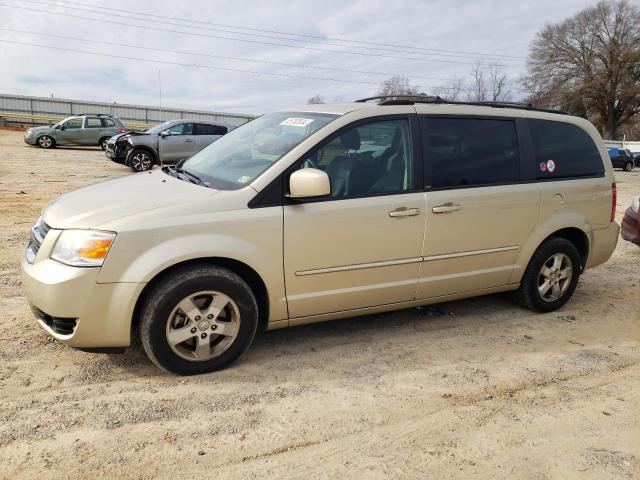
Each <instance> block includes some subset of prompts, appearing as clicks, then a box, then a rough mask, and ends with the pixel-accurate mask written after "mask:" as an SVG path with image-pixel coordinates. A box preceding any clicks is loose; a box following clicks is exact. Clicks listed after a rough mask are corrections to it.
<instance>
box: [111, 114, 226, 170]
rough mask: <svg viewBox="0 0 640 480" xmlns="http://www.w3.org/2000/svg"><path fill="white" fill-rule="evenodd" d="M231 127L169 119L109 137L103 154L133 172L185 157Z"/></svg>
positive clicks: (217, 123) (206, 122) (213, 140)
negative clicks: (146, 127)
mask: <svg viewBox="0 0 640 480" xmlns="http://www.w3.org/2000/svg"><path fill="white" fill-rule="evenodd" d="M234 128H235V126H234V125H230V124H227V123H221V122H209V121H205V120H172V121H168V122H164V123H161V124H160V125H156V126H155V127H153V128H150V129H149V130H144V131H131V132H127V133H123V134H121V135H116V136H115V137H112V138H111V139H109V141H108V142H107V143H106V148H105V154H106V156H107V158H109V159H110V160H112V161H114V162H116V163H121V164H123V165H127V166H128V167H129V168H131V169H132V170H133V171H134V172H143V171H145V170H150V169H151V168H152V167H153V166H154V165H156V164H157V165H165V164H173V163H177V162H178V161H179V160H182V159H184V158H189V157H191V156H192V155H194V154H195V153H197V152H199V151H200V150H202V149H203V148H204V147H206V146H207V145H209V144H210V143H212V142H215V141H216V140H217V139H218V138H220V137H222V136H223V135H225V134H226V133H227V132H230V131H231V130H233V129H234Z"/></svg>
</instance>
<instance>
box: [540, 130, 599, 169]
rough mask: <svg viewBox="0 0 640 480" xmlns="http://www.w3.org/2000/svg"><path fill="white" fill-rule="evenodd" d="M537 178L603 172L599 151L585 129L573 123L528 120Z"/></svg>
mask: <svg viewBox="0 0 640 480" xmlns="http://www.w3.org/2000/svg"><path fill="white" fill-rule="evenodd" d="M529 128H530V131H531V138H532V140H533V148H534V155H535V161H536V166H535V168H536V176H537V178H538V180H546V179H550V178H567V177H569V178H570V177H588V176H594V175H603V174H604V167H603V165H602V159H601V158H600V152H599V151H598V148H597V147H596V144H595V143H594V142H593V140H592V138H591V137H590V136H589V134H588V133H587V132H585V131H584V130H582V129H581V128H580V127H578V126H576V125H572V124H570V123H564V122H554V121H550V120H529Z"/></svg>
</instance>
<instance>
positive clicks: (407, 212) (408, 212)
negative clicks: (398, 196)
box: [389, 207, 420, 218]
mask: <svg viewBox="0 0 640 480" xmlns="http://www.w3.org/2000/svg"><path fill="white" fill-rule="evenodd" d="M416 215H420V209H419V208H407V207H399V208H396V209H395V210H392V211H390V212H389V216H390V217H393V218H397V217H414V216H416Z"/></svg>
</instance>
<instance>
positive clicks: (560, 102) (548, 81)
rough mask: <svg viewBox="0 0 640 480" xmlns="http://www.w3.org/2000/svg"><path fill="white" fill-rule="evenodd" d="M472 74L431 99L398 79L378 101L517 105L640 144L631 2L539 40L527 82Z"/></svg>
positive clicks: (493, 73)
mask: <svg viewBox="0 0 640 480" xmlns="http://www.w3.org/2000/svg"><path fill="white" fill-rule="evenodd" d="M469 73H470V74H469V76H468V77H467V79H464V78H462V77H456V78H453V79H452V80H451V82H450V83H449V84H446V85H442V86H440V87H436V88H433V89H432V90H431V91H430V92H420V91H419V89H418V88H417V87H415V86H412V85H411V83H410V81H409V79H408V78H407V77H406V76H404V75H396V76H393V77H391V78H389V79H387V80H385V81H384V82H382V83H381V84H380V87H379V88H378V91H377V93H376V95H390V96H394V95H427V94H428V95H434V96H438V97H441V98H442V99H444V100H447V101H473V102H484V101H494V102H506V101H517V102H521V103H526V104H531V105H533V106H537V107H545V108H551V109H558V110H563V111H565V112H567V113H570V114H573V115H578V116H581V117H584V118H587V119H589V120H590V121H591V122H593V124H594V125H595V126H596V127H597V128H598V129H599V130H600V132H601V133H602V136H603V137H604V138H605V139H621V138H622V137H623V136H626V137H627V138H628V139H640V119H639V118H638V117H639V115H638V113H640V9H638V7H635V6H633V5H631V4H630V3H629V2H628V1H627V0H604V1H601V2H599V3H598V4H596V5H595V6H593V7H590V8H586V9H584V10H582V11H580V12H578V13H577V14H576V15H574V16H573V17H571V18H568V19H566V20H564V21H562V22H560V23H558V24H547V25H546V26H545V27H544V28H543V29H542V30H540V31H539V32H538V33H537V34H536V36H535V38H534V40H533V42H532V44H531V47H530V50H529V55H528V57H527V67H526V72H525V74H524V75H523V76H522V77H521V78H519V79H511V78H509V77H508V76H507V74H506V72H505V71H504V69H503V68H502V67H501V66H499V65H495V64H491V63H485V62H479V63H477V64H476V65H474V66H473V68H472V69H471V71H470V72H469ZM308 103H324V98H323V97H322V96H321V95H315V96H314V97H312V98H310V99H309V100H308Z"/></svg>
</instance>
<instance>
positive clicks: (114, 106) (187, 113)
mask: <svg viewBox="0 0 640 480" xmlns="http://www.w3.org/2000/svg"><path fill="white" fill-rule="evenodd" d="M0 112H3V115H2V117H3V118H4V119H5V121H7V122H9V123H25V120H24V118H21V117H20V116H18V117H11V116H10V114H11V113H16V114H23V115H31V116H35V117H37V116H42V117H47V116H60V117H68V116H71V115H79V114H81V113H108V114H110V115H114V116H116V117H119V118H121V119H122V120H123V121H124V122H125V123H140V124H149V125H153V124H157V123H161V122H164V121H166V120H175V119H180V118H190V119H194V120H211V121H217V122H224V123H229V124H231V125H242V124H243V123H246V122H248V121H249V120H252V119H253V118H255V116H253V115H240V114H237V113H224V112H207V111H204V110H184V109H177V108H158V107H150V106H145V105H126V104H120V103H106V102H85V101H81V100H71V99H66V98H47V97H28V96H22V95H6V94H0ZM31 123H47V122H46V120H37V119H35V120H32V121H31Z"/></svg>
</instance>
